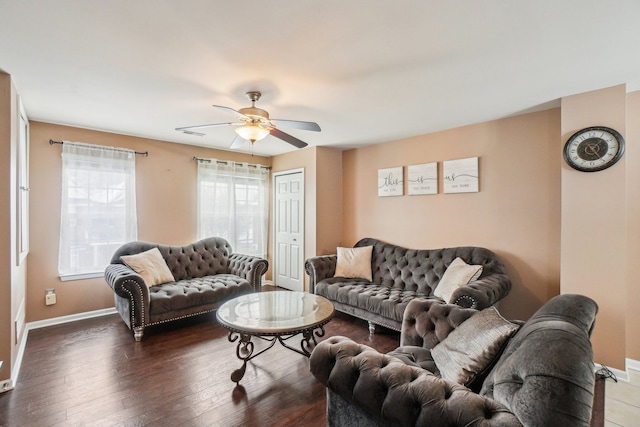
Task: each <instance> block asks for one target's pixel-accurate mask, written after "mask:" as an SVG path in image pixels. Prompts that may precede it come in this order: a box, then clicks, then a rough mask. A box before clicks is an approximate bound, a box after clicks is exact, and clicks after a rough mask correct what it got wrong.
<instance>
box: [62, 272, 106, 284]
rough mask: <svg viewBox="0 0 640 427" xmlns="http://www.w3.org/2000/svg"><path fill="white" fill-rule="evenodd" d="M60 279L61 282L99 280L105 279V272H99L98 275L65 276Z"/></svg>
mask: <svg viewBox="0 0 640 427" xmlns="http://www.w3.org/2000/svg"><path fill="white" fill-rule="evenodd" d="M58 277H60V281H61V282H71V281H73V280H84V279H97V278H99V277H104V271H99V272H96V273H82V274H65V275H64V276H62V275H61V276H58Z"/></svg>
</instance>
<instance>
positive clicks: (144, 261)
mask: <svg viewBox="0 0 640 427" xmlns="http://www.w3.org/2000/svg"><path fill="white" fill-rule="evenodd" d="M121 259H122V262H124V263H125V264H127V265H128V266H129V267H131V269H132V270H133V271H135V272H136V273H138V274H139V275H141V276H142V279H143V280H144V283H145V284H146V285H147V286H155V285H159V284H161V283H168V282H173V281H174V280H175V279H174V278H173V275H172V274H171V271H170V270H169V267H167V263H166V262H165V261H164V258H162V255H161V254H160V251H159V250H158V248H153V249H149V250H148V251H145V252H141V253H139V254H136V255H124V256H122V257H121Z"/></svg>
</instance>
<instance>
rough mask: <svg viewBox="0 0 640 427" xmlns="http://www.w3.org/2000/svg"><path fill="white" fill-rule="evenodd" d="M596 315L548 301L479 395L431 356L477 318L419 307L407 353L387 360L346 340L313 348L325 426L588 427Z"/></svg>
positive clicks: (564, 300) (410, 313) (588, 308)
mask: <svg viewBox="0 0 640 427" xmlns="http://www.w3.org/2000/svg"><path fill="white" fill-rule="evenodd" d="M597 311H598V307H597V305H596V303H595V302H594V301H593V300H591V299H590V298H588V297H585V296H582V295H575V294H573V295H569V294H567V295H561V296H557V297H555V298H553V299H551V300H550V301H548V302H547V303H546V304H545V305H543V306H542V307H541V308H540V309H539V310H538V311H537V312H536V313H535V314H534V315H533V316H532V317H531V318H530V319H529V320H528V321H527V322H526V323H524V325H523V326H521V327H520V329H519V331H518V332H517V333H516V334H515V335H514V336H513V337H511V338H510V340H509V341H508V342H507V343H506V345H505V346H504V347H503V348H502V350H501V353H500V352H499V353H498V360H497V362H495V365H493V367H492V368H490V371H489V372H488V374H485V377H484V378H483V379H482V380H483V381H481V382H479V384H477V385H476V387H475V390H472V389H471V388H467V387H465V386H463V385H460V384H457V383H455V382H452V381H448V380H445V379H442V378H440V374H439V372H438V369H437V366H436V365H435V364H434V362H433V359H432V358H431V356H430V355H431V353H430V352H431V349H433V347H434V346H435V345H436V344H438V343H439V342H441V341H442V340H444V339H445V338H446V337H447V336H448V335H449V334H450V333H451V332H452V331H453V330H455V329H456V328H457V327H459V326H460V325H461V324H464V323H463V322H465V320H467V319H468V318H470V317H471V316H473V315H475V310H471V309H463V308H459V307H456V306H453V305H447V304H442V303H438V302H436V301H429V300H415V301H413V302H412V303H411V304H410V305H409V306H408V307H407V311H406V314H405V319H404V322H403V326H402V327H403V329H402V334H401V341H400V344H401V347H399V348H398V349H397V350H395V351H393V352H391V353H389V354H386V355H385V354H380V353H378V352H377V351H375V350H374V349H372V348H370V347H367V346H365V345H362V344H357V343H355V342H353V341H351V340H349V339H348V338H345V337H331V338H328V339H327V340H325V341H323V342H321V343H320V344H319V345H318V346H317V347H316V348H315V349H314V351H313V353H312V354H311V359H310V369H311V372H312V373H313V375H314V376H315V377H316V378H317V379H318V380H319V381H320V382H322V383H323V384H324V385H325V386H326V387H327V425H328V426H331V427H342V426H344V427H347V426H348V427H364V426H394V427H402V426H425V427H426V426H465V427H489V426H500V427H520V426H526V427H534V426H535V427H588V426H589V425H590V418H591V413H592V409H591V408H592V404H593V393H594V381H595V379H594V363H593V352H592V349H591V343H590V341H589V337H590V335H591V331H592V329H593V326H594V322H595V316H596V313H597ZM411 346H415V347H411ZM416 348H418V350H422V356H421V357H420V356H417V355H418V354H419V353H420V351H417V350H416ZM411 352H413V353H414V354H416V357H414V358H409V360H408V361H407V358H406V357H404V359H403V358H402V357H396V356H397V355H405V356H406V355H407V354H409V353H411Z"/></svg>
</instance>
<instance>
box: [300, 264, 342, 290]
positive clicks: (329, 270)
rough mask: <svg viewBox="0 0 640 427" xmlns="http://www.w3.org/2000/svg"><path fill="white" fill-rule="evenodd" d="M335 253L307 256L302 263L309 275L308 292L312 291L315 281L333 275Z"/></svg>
mask: <svg viewBox="0 0 640 427" xmlns="http://www.w3.org/2000/svg"><path fill="white" fill-rule="evenodd" d="M337 262H338V256H337V255H335V254H334V255H321V256H317V257H313V258H309V259H307V260H306V261H305V263H304V270H305V271H306V272H307V274H308V275H309V292H310V293H312V294H313V293H314V289H315V287H316V283H318V282H319V281H321V280H324V279H328V278H329V277H333V275H334V274H336V263H337Z"/></svg>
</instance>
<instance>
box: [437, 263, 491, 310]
mask: <svg viewBox="0 0 640 427" xmlns="http://www.w3.org/2000/svg"><path fill="white" fill-rule="evenodd" d="M481 274H482V266H481V265H469V264H467V263H466V262H464V261H463V260H462V258H460V257H458V258H456V259H454V260H453V262H452V263H451V264H449V267H447V269H446V270H445V272H444V274H443V275H442V279H440V282H439V283H438V286H436V289H435V291H433V294H434V295H435V296H437V297H438V298H442V299H443V300H444V302H446V303H447V304H449V303H450V302H451V301H450V299H451V295H453V292H454V291H455V290H456V289H458V288H459V287H460V286H464V285H466V284H467V283H469V282H471V281H473V280H476V279H477V278H478V277H480V275H481Z"/></svg>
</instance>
